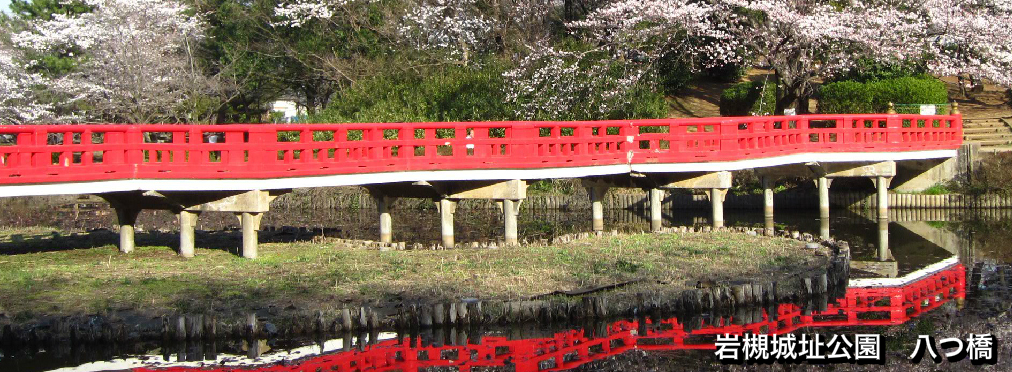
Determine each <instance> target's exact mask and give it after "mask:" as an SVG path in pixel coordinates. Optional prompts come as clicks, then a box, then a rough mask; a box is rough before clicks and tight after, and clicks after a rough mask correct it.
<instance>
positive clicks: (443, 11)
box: [398, 0, 493, 64]
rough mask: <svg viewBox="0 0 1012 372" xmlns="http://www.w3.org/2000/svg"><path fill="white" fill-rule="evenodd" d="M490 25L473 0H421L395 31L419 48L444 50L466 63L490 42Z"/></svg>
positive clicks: (491, 25)
mask: <svg viewBox="0 0 1012 372" xmlns="http://www.w3.org/2000/svg"><path fill="white" fill-rule="evenodd" d="M492 28H493V20H491V19H489V18H486V17H485V16H484V15H483V14H482V13H481V11H480V10H479V9H478V8H477V4H476V1H475V0H428V1H426V0H423V1H422V2H420V3H418V4H415V5H414V6H412V7H410V8H409V10H408V13H407V14H406V15H405V16H404V17H403V23H402V24H401V27H399V28H398V31H399V33H400V35H401V36H402V37H403V38H404V39H405V40H407V41H408V42H409V43H410V44H411V45H412V46H413V47H414V48H416V49H418V50H442V51H447V52H448V53H449V55H450V56H451V57H453V58H459V59H460V60H461V61H462V62H463V63H464V64H467V63H468V61H469V59H470V56H471V55H472V53H474V52H481V51H484V49H486V48H487V47H488V46H489V44H490V39H489V37H488V36H489V34H490V33H491V31H492Z"/></svg>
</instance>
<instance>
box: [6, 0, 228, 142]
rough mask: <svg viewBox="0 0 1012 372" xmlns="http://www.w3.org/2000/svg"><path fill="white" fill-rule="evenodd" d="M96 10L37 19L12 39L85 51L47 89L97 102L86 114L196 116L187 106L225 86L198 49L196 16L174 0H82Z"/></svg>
mask: <svg viewBox="0 0 1012 372" xmlns="http://www.w3.org/2000/svg"><path fill="white" fill-rule="evenodd" d="M83 2H84V3H85V4H86V5H87V6H89V7H90V8H91V9H92V10H91V11H90V12H87V13H83V14H75V15H63V14H55V15H53V17H52V18H51V19H49V20H36V21H35V22H33V23H31V30H30V31H25V32H21V33H18V34H16V35H14V36H13V37H12V40H13V41H14V42H15V43H16V44H17V45H19V46H20V47H22V48H25V49H28V50H32V51H35V52H39V53H55V54H66V51H71V50H77V51H81V52H82V53H84V54H85V58H82V60H81V62H80V64H79V65H78V66H77V67H76V68H75V69H74V70H73V71H71V72H70V73H68V74H66V75H65V76H61V77H58V78H55V79H53V80H52V81H51V82H50V92H52V93H53V94H55V95H58V96H62V97H63V98H64V99H65V100H69V101H74V100H81V101H82V102H85V103H87V106H91V107H94V110H89V111H88V112H87V113H85V114H84V115H83V116H85V118H86V119H89V120H112V121H119V122H130V123H151V122H156V121H166V120H178V121H199V119H198V118H195V117H193V116H194V115H195V114H198V113H195V112H193V111H192V110H187V107H188V106H190V107H191V108H192V107H194V106H193V105H192V104H191V103H192V102H194V101H195V100H200V99H201V98H202V96H204V95H208V94H211V95H213V94H215V93H216V92H215V90H216V89H217V88H220V85H219V84H216V82H215V81H213V79H211V80H209V79H208V77H207V76H206V75H205V71H203V69H202V68H201V66H200V62H199V61H198V60H197V59H196V57H195V51H196V48H197V42H198V41H199V40H200V39H201V37H202V34H203V27H204V25H203V23H202V21H201V19H200V18H199V17H196V16H192V15H189V14H188V11H189V10H188V8H187V7H186V6H185V5H183V4H182V3H180V2H178V1H174V0H85V1H83Z"/></svg>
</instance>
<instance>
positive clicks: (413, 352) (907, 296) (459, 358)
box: [134, 261, 966, 372]
mask: <svg viewBox="0 0 1012 372" xmlns="http://www.w3.org/2000/svg"><path fill="white" fill-rule="evenodd" d="M951 262H956V261H951ZM965 298H966V269H965V267H964V266H963V265H962V264H958V263H955V264H949V266H947V267H943V268H942V269H941V270H939V271H935V272H933V273H928V274H926V275H922V276H920V277H919V279H917V280H913V281H909V282H907V283H906V284H904V285H902V286H897V287H877V288H863V287H852V288H848V289H847V292H846V295H845V296H844V297H843V298H840V299H838V301H837V304H830V305H828V306H827V308H826V310H824V311H805V310H804V309H802V308H801V307H799V306H797V305H793V304H781V305H779V306H778V307H777V310H776V313H775V314H773V313H766V312H765V311H764V312H763V313H762V314H761V316H760V317H759V319H750V320H747V321H742V320H741V319H735V318H721V319H716V320H715V321H714V322H713V323H709V324H708V323H703V324H702V325H700V326H699V327H693V328H694V329H690V328H689V327H687V326H686V325H685V324H684V323H682V322H680V321H679V320H678V319H677V318H670V319H665V320H662V321H660V322H653V321H651V320H649V319H647V320H642V321H643V322H645V324H640V323H639V322H638V321H633V320H621V321H618V322H615V323H612V324H610V325H609V326H608V327H607V332H606V334H604V335H597V336H596V337H595V336H591V335H589V334H587V333H585V332H584V331H582V330H571V331H566V332H561V333H557V334H555V335H554V336H552V337H546V338H537V339H523V340H510V339H508V338H506V337H483V338H482V339H481V341H480V342H475V340H468V342H467V344H466V345H447V346H423V345H422V344H421V342H420V340H418V339H417V338H404V339H393V340H386V341H382V342H379V343H376V344H373V345H370V346H366V347H365V349H364V350H355V351H346V352H338V353H334V354H328V355H321V356H316V357H310V358H307V359H304V360H301V361H298V362H294V363H285V364H284V365H270V366H263V367H258V368H251V367H248V366H246V367H213V368H206V369H200V370H206V371H217V372H226V371H250V370H253V371H258V372H283V371H293V372H294V371H417V370H423V369H424V370H428V368H438V367H455V368H456V370H458V371H461V372H465V371H471V370H487V369H488V368H489V367H493V368H494V367H502V366H504V365H508V364H513V365H515V366H516V369H515V370H516V371H517V372H537V371H564V370H568V369H572V368H575V367H577V366H580V365H582V364H586V363H588V362H591V361H595V360H601V359H605V358H608V357H611V356H614V355H618V354H622V353H624V352H626V351H629V350H633V349H640V350H648V351H670V350H714V349H715V345H714V339H715V338H716V335H723V334H737V335H740V334H745V333H753V334H786V333H791V332H795V331H798V330H800V329H804V328H808V327H851V326H888V325H897V324H902V323H905V322H907V321H909V320H911V319H913V318H916V317H918V316H920V315H922V314H924V313H925V312H927V311H930V310H932V309H935V308H937V307H939V306H941V305H942V304H944V303H946V302H949V301H951V300H953V299H956V300H957V301H962V300H964V299H965ZM884 352H885V350H883V354H885V353H884ZM189 370H194V368H190V367H185V368H184V367H173V368H160V369H150V368H137V369H134V371H135V372H154V371H163V372H175V371H189Z"/></svg>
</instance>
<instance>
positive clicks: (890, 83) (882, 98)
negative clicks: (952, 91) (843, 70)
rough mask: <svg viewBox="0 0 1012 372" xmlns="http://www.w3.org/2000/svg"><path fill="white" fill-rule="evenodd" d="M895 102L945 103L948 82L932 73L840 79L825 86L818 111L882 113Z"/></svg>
mask: <svg viewBox="0 0 1012 372" xmlns="http://www.w3.org/2000/svg"><path fill="white" fill-rule="evenodd" d="M890 102H892V103H895V104H946V103H948V102H949V93H948V91H947V90H946V88H945V83H943V82H942V81H940V80H938V79H936V78H934V77H930V76H919V77H901V78H895V79H883V80H876V81H869V82H866V83H860V82H857V81H840V82H835V83H829V84H826V85H823V86H822V91H821V96H820V98H819V112H820V113H824V114H840V113H850V114H856V113H881V112H886V111H887V110H888V109H889V103H890Z"/></svg>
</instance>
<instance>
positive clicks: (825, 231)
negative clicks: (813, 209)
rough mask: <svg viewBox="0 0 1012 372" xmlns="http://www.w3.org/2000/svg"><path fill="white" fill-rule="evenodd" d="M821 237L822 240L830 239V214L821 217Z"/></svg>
mask: <svg viewBox="0 0 1012 372" xmlns="http://www.w3.org/2000/svg"><path fill="white" fill-rule="evenodd" d="M819 237H820V238H822V240H828V239H829V217H828V216H827V217H820V218H819Z"/></svg>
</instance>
